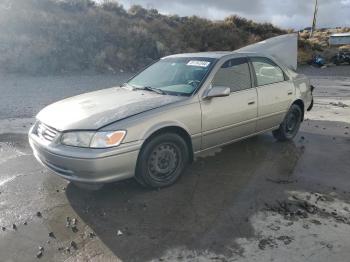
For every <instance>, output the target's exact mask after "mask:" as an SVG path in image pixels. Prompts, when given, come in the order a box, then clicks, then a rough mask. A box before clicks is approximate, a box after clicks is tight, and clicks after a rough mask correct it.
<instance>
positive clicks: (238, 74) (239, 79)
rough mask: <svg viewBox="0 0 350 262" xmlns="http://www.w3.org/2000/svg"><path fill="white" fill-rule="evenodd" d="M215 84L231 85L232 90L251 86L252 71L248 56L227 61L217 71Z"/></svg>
mask: <svg viewBox="0 0 350 262" xmlns="http://www.w3.org/2000/svg"><path fill="white" fill-rule="evenodd" d="M212 84H213V86H223V87H229V88H230V89H231V92H236V91H241V90H245V89H249V88H251V79H250V71H249V66H248V61H247V59H246V58H235V59H231V60H228V61H227V62H225V63H224V64H223V65H222V67H221V68H220V69H219V71H218V72H217V73H216V75H215V77H214V79H213V82H212Z"/></svg>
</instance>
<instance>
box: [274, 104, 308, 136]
mask: <svg viewBox="0 0 350 262" xmlns="http://www.w3.org/2000/svg"><path fill="white" fill-rule="evenodd" d="M302 114H303V112H302V110H301V108H300V106H298V105H296V104H294V105H292V106H291V108H290V109H289V111H288V113H287V115H286V117H285V118H284V120H283V122H282V124H281V125H280V127H279V128H278V129H277V130H275V131H273V132H272V134H273V136H274V137H275V138H276V139H277V140H278V141H287V140H292V139H293V138H294V137H295V136H296V134H297V133H298V131H299V128H300V124H301V120H302Z"/></svg>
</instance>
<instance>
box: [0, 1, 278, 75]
mask: <svg viewBox="0 0 350 262" xmlns="http://www.w3.org/2000/svg"><path fill="white" fill-rule="evenodd" d="M0 24H1V28H0V71H2V72H11V73H13V72H16V73H18V72H20V73H26V74H60V73H66V72H76V71H78V72H80V71H86V70H91V71H99V72H118V71H135V70H138V69H140V68H142V67H144V66H145V65H147V64H149V63H151V62H152V61H154V60H156V59H159V58H160V57H162V56H165V55H169V54H173V53H179V52H192V51H210V50H234V49H237V48H239V47H241V46H244V45H246V44H248V43H253V42H256V41H260V40H262V39H266V38H269V37H272V36H276V35H279V34H283V33H285V32H284V31H283V30H281V29H279V28H276V27H274V26H273V25H271V24H267V23H265V24H259V23H255V22H253V21H250V20H246V19H244V18H241V17H238V16H230V17H227V18H226V19H224V20H223V21H215V22H214V21H210V20H206V19H203V18H199V17H179V16H165V15H162V14H159V13H158V11H157V10H155V9H151V10H147V9H144V8H142V7H140V6H133V7H131V8H130V9H129V10H125V9H124V8H123V7H122V6H120V5H118V4H117V3H113V2H112V3H110V2H108V3H106V4H101V5H97V4H96V3H95V2H93V1H90V0H69V1H68V0H66V1H62V0H61V1H54V0H16V1H13V2H9V4H8V5H6V6H5V5H2V6H1V7H0Z"/></svg>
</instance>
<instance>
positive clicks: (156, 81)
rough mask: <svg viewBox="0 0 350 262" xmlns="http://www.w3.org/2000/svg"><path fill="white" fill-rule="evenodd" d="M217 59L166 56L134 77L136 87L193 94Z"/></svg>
mask: <svg viewBox="0 0 350 262" xmlns="http://www.w3.org/2000/svg"><path fill="white" fill-rule="evenodd" d="M215 61H216V60H215V59H213V58H202V57H201V58H190V57H186V58H165V59H162V60H160V61H158V62H156V63H154V64H153V65H151V66H150V67H148V68H146V69H145V70H144V71H142V72H141V73H139V74H138V75H136V76H135V77H134V78H132V79H131V80H130V81H129V82H128V85H131V86H132V87H135V88H145V87H146V88H156V89H160V90H161V91H164V92H165V93H167V94H174V95H191V94H192V93H193V92H194V91H195V90H196V89H197V88H198V87H199V86H200V84H201V83H202V81H203V80H204V78H205V76H206V75H207V73H208V72H209V71H210V69H211V68H212V67H213V65H214V62H215Z"/></svg>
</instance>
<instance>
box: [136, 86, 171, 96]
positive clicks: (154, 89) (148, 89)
mask: <svg viewBox="0 0 350 262" xmlns="http://www.w3.org/2000/svg"><path fill="white" fill-rule="evenodd" d="M135 89H139V90H147V91H151V92H155V93H158V94H162V95H166V94H167V93H166V92H165V91H163V90H162V89H159V88H155V87H150V86H144V87H135Z"/></svg>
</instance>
